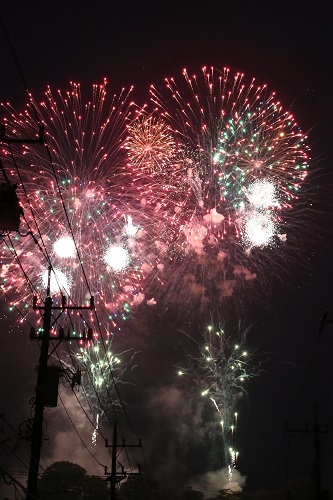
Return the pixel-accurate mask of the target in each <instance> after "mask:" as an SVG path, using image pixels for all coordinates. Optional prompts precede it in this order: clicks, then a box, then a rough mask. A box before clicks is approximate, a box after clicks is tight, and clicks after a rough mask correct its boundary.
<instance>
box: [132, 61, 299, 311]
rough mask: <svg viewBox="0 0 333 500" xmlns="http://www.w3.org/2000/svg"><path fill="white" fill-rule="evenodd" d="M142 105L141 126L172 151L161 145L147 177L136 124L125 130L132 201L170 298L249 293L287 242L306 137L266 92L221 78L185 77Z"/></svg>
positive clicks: (206, 71)
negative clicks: (153, 128)
mask: <svg viewBox="0 0 333 500" xmlns="http://www.w3.org/2000/svg"><path fill="white" fill-rule="evenodd" d="M150 96H151V105H152V106H153V110H152V111H151V112H149V110H148V107H149V106H148V107H147V109H146V110H145V113H146V116H147V118H146V120H147V123H148V124H150V123H151V121H152V116H155V123H158V127H159V129H160V130H164V131H167V132H168V141H169V142H170V143H171V144H172V147H169V148H168V146H167V145H166V144H165V143H164V142H163V140H162V139H161V142H160V146H161V148H163V152H164V153H163V160H161V161H160V162H159V168H156V166H155V168H152V167H151V159H150V158H147V159H146V158H145V148H144V146H143V145H140V144H139V143H138V142H137V141H136V142H135V138H136V137H137V136H139V137H141V136H145V130H146V127H147V125H146V122H145V120H144V119H143V116H142V115H141V116H140V121H138V122H136V123H135V126H134V128H133V129H132V130H129V136H130V139H129V140H128V142H127V149H128V154H129V163H130V166H131V176H132V179H133V184H134V185H136V186H137V190H136V196H137V198H138V200H139V201H140V202H141V205H142V210H143V211H149V212H150V217H151V218H155V220H156V223H157V224H159V226H160V227H161V239H162V240H163V241H164V242H166V243H167V245H168V254H169V257H170V259H171V261H172V263H173V265H174V264H175V263H176V262H179V263H180V266H179V267H178V268H177V271H176V274H177V284H178V288H179V286H181V287H183V288H187V289H188V290H189V288H191V289H192V290H193V292H194V293H193V294H192V295H191V298H190V301H192V299H193V296H194V295H196V294H198V295H200V297H201V303H202V304H204V303H210V305H211V306H212V302H213V301H214V300H217V302H221V301H223V300H226V299H228V297H230V296H231V295H233V294H234V292H235V290H236V289H237V287H238V286H239V285H240V284H242V285H244V284H246V285H250V284H251V283H252V282H253V281H254V280H255V278H256V277H257V275H258V273H260V271H261V269H262V268H263V267H265V265H266V264H267V262H268V261H269V262H270V265H271V263H272V255H274V257H276V256H277V254H278V252H279V249H280V248H281V246H282V245H283V244H284V243H285V242H286V240H287V237H288V232H289V231H290V230H291V225H290V218H288V217H289V216H288V214H289V213H290V211H291V210H292V209H293V208H294V207H295V205H297V204H298V202H299V193H300V191H301V187H302V183H303V182H304V180H305V178H306V176H307V170H308V164H309V147H308V146H307V144H306V139H307V137H306V135H305V134H304V133H302V131H301V130H300V128H299V126H298V124H297V122H296V121H295V119H294V117H293V115H292V113H291V112H290V111H289V110H288V109H284V108H283V106H282V104H281V103H280V102H279V101H278V100H277V98H276V96H275V93H274V92H272V91H270V90H269V89H268V88H267V86H266V85H261V86H260V85H258V84H257V83H256V81H255V79H252V80H246V78H245V77H244V75H242V74H240V73H237V74H235V75H232V74H231V73H230V71H229V70H227V69H224V70H222V71H219V70H216V69H214V68H203V69H202V71H201V72H200V74H198V76H195V75H193V76H190V75H189V73H188V71H187V70H184V71H183V75H182V78H179V79H175V78H166V79H165V85H164V86H163V85H162V86H159V87H157V86H151V88H150ZM140 127H141V128H142V130H141V132H140V131H139V130H140ZM155 137H157V135H156V136H155ZM164 137H165V135H163V138H164ZM134 145H135V147H134ZM137 146H139V149H140V150H141V154H139V152H138V149H137ZM154 148H155V151H156V155H155V158H156V159H157V158H158V154H157V153H158V152H159V148H158V147H157V146H156V144H155V146H154ZM138 158H139V159H140V160H139V161H138ZM156 163H158V160H157V161H156ZM142 180H144V181H142ZM160 221H164V224H162V223H161V222H160ZM258 253H260V257H259V258H258ZM265 254H266V255H267V257H265ZM170 273H172V271H170ZM209 275H210V276H211V278H212V279H210V277H209ZM189 285H190V287H189ZM199 290H201V291H199ZM172 293H174V292H172Z"/></svg>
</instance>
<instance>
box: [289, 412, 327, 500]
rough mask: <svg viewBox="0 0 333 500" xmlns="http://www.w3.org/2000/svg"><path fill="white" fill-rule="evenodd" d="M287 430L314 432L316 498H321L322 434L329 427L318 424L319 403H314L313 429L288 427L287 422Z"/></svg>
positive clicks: (318, 499)
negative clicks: (321, 428)
mask: <svg viewBox="0 0 333 500" xmlns="http://www.w3.org/2000/svg"><path fill="white" fill-rule="evenodd" d="M286 431H287V432H302V433H308V432H310V433H312V434H314V445H315V473H316V474H315V475H316V484H315V486H316V489H315V491H316V500H320V498H321V465H320V434H327V433H328V429H327V426H326V429H325V430H320V428H319V425H318V411H317V405H316V404H315V405H314V425H313V430H310V429H309V428H308V427H307V426H306V427H305V428H304V429H288V427H287V423H286Z"/></svg>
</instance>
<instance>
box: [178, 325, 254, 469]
mask: <svg viewBox="0 0 333 500" xmlns="http://www.w3.org/2000/svg"><path fill="white" fill-rule="evenodd" d="M248 331H249V329H247V330H245V331H243V332H241V333H239V334H238V335H237V338H236V339H231V338H228V337H227V336H226V334H225V332H224V330H223V329H222V328H217V329H216V328H215V327H213V326H209V327H208V328H207V329H206V331H204V332H203V334H202V341H200V342H196V343H197V345H198V348H199V353H200V355H199V357H195V356H193V357H190V364H189V366H188V367H187V368H183V367H182V368H180V369H179V370H178V375H179V376H182V377H184V376H185V377H188V378H189V379H190V380H191V381H192V382H193V383H194V384H196V385H197V386H198V391H199V393H200V395H201V397H203V398H205V399H208V400H209V401H210V403H211V405H212V407H213V408H214V409H215V410H216V415H217V417H218V419H219V425H220V426H221V432H222V435H223V441H224V457H223V458H224V461H225V464H226V465H227V466H228V467H229V468H231V469H232V468H235V467H236V461H237V457H238V451H237V450H236V432H237V426H238V419H239V413H238V411H237V405H238V404H239V402H240V400H242V399H244V398H245V397H246V396H247V385H248V382H249V380H250V379H251V378H253V377H255V376H259V374H260V373H261V372H262V369H261V363H259V364H257V365H255V363H254V355H253V353H252V354H251V353H249V352H248V350H247V349H246V335H247V333H248Z"/></svg>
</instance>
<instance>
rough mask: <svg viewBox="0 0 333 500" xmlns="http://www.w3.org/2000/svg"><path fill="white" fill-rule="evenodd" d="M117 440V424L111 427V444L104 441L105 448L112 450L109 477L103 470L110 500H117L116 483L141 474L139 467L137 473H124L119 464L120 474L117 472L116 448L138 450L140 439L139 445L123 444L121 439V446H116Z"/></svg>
mask: <svg viewBox="0 0 333 500" xmlns="http://www.w3.org/2000/svg"><path fill="white" fill-rule="evenodd" d="M117 443H118V439H117V422H115V423H114V426H113V439H112V444H108V440H107V439H106V440H105V446H106V448H112V454H111V475H108V474H109V473H108V472H107V468H105V474H106V475H108V477H107V478H106V480H107V481H109V482H110V484H111V486H110V500H117V492H116V485H117V483H120V482H121V481H122V480H123V479H125V478H126V477H127V476H129V475H132V474H141V470H140V467H139V466H138V469H139V470H138V472H126V471H124V467H123V466H122V465H121V464H120V466H121V472H117V469H118V467H117V448H138V447H141V439H139V444H125V440H124V439H123V441H122V444H121V445H118V444H117Z"/></svg>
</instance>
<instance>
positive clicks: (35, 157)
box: [1, 81, 158, 329]
mask: <svg viewBox="0 0 333 500" xmlns="http://www.w3.org/2000/svg"><path fill="white" fill-rule="evenodd" d="M132 90H133V89H132V88H130V89H129V90H125V89H122V90H121V91H120V93H119V94H118V95H116V94H115V95H111V96H109V94H108V93H107V83H106V81H104V83H103V84H101V85H94V86H93V87H92V95H88V96H85V95H83V93H82V91H81V87H80V85H79V84H74V83H73V84H71V88H70V90H69V91H67V92H61V91H57V92H54V91H53V90H52V89H51V88H48V89H47V91H46V93H45V100H44V101H43V102H41V103H40V104H37V103H36V102H35V100H33V99H32V98H31V102H30V103H29V104H28V105H27V107H26V109H25V111H24V112H23V113H19V112H17V111H15V110H14V109H13V108H12V107H11V106H10V105H9V104H6V105H2V117H1V123H2V124H3V125H4V126H5V129H6V135H7V137H10V138H15V139H22V138H27V137H32V138H34V137H37V136H38V133H39V125H38V123H37V120H36V115H37V116H38V121H39V124H41V125H42V126H43V128H44V130H45V137H46V145H45V144H44V145H36V144H33V145H32V144H27V143H25V144H6V143H5V142H4V143H3V144H2V148H1V158H2V159H3V164H4V165H5V167H6V169H7V172H8V177H9V179H10V181H11V182H13V183H14V182H18V183H19V185H18V190H17V192H18V195H19V198H20V200H21V204H22V206H23V211H24V221H23V220H22V224H21V228H20V232H19V233H18V234H12V233H11V234H9V235H6V234H3V235H2V236H3V237H2V241H3V245H2V249H1V262H2V267H1V284H2V289H3V291H4V292H5V294H6V295H7V296H8V297H11V298H12V301H13V302H14V303H15V305H16V306H17V307H19V308H20V310H21V311H24V309H25V308H26V309H28V308H29V309H30V308H31V301H32V299H31V295H32V291H33V293H34V294H38V295H40V296H41V298H43V295H45V288H46V282H47V269H48V267H49V264H51V266H52V272H51V294H52V295H53V297H54V300H57V299H58V298H60V297H61V295H66V297H67V304H74V305H84V304H86V303H87V301H89V297H90V296H91V295H92V296H94V299H95V305H96V310H97V311H98V312H99V317H100V319H101V322H102V323H103V324H104V323H109V324H110V325H111V328H113V329H116V328H117V327H119V322H120V320H122V319H125V318H126V317H127V316H128V314H129V311H130V309H131V307H132V306H134V305H135V304H137V303H140V302H141V301H142V300H143V296H144V295H143V290H142V282H143V279H144V278H145V276H146V275H148V274H149V273H150V272H151V271H152V270H154V267H155V266H157V265H158V258H157V257H156V256H155V255H152V254H151V251H150V250H149V252H148V253H147V251H146V240H147V237H146V234H147V231H148V232H149V229H148V227H149V224H150V221H149V220H148V219H145V217H144V215H143V214H142V213H141V211H140V210H138V209H137V208H136V206H135V204H133V203H131V200H132V198H133V197H132V195H131V192H132V191H133V188H132V186H131V179H130V177H129V176H128V175H124V172H126V168H127V166H126V162H127V150H126V149H125V148H124V146H123V144H124V142H125V138H126V136H127V127H128V126H129V125H130V124H131V123H132V121H133V119H134V117H135V116H136V115H137V114H140V111H139V110H138V108H137V107H136V106H135V105H134V103H133V102H132V101H131V100H130V99H131V93H132ZM126 182H127V184H126ZM139 208H140V207H139ZM148 254H150V257H149V255H148ZM154 257H156V258H155V260H154ZM27 277H28V280H27ZM27 281H28V283H27ZM89 321H90V322H93V321H94V318H93V314H91V315H90V318H89ZM73 322H74V323H75V322H76V323H79V324H80V322H81V324H82V321H81V319H80V318H77V319H76V320H75V318H72V319H71V323H73ZM62 326H63V327H64V328H66V327H67V326H69V327H71V328H72V325H68V324H67V325H66V324H64V325H62ZM78 328H82V326H81V325H80V326H79V327H78Z"/></svg>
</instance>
